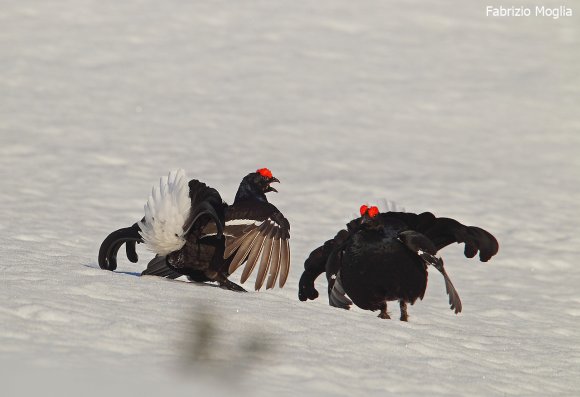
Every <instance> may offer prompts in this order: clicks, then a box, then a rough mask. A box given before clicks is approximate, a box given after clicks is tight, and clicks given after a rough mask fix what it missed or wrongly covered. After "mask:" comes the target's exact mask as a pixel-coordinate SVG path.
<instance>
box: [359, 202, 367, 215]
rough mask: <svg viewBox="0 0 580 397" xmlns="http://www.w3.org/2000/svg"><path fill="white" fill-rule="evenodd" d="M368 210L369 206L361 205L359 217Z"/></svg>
mask: <svg viewBox="0 0 580 397" xmlns="http://www.w3.org/2000/svg"><path fill="white" fill-rule="evenodd" d="M368 209H369V206H368V205H366V204H363V205H361V206H360V216H363V215H364V214H365V213H366V212H367V211H368Z"/></svg>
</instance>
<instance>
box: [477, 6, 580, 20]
mask: <svg viewBox="0 0 580 397" xmlns="http://www.w3.org/2000/svg"><path fill="white" fill-rule="evenodd" d="M485 14H486V16H488V17H531V16H534V17H551V18H554V19H558V18H560V17H571V16H572V15H573V14H574V13H573V12H572V9H571V8H568V7H566V6H560V7H546V6H535V7H503V6H499V7H494V6H487V7H486V8H485Z"/></svg>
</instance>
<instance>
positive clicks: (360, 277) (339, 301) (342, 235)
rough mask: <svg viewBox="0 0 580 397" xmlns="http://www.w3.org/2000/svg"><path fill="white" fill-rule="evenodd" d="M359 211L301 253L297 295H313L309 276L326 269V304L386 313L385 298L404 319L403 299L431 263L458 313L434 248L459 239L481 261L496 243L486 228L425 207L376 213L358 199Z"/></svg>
mask: <svg viewBox="0 0 580 397" xmlns="http://www.w3.org/2000/svg"><path fill="white" fill-rule="evenodd" d="M360 213H361V217H360V218H357V219H354V220H352V221H351V222H349V223H348V224H347V229H346V230H341V231H339V232H338V234H337V235H336V236H335V237H334V238H333V239H332V240H328V241H326V242H325V243H324V245H322V246H321V247H318V248H316V249H315V250H314V251H312V252H311V254H310V256H309V257H308V259H306V262H305V263H304V273H302V277H301V278H300V282H299V289H298V297H299V299H300V300H301V301H306V300H308V299H311V300H312V299H316V298H317V297H318V291H317V290H316V288H315V287H314V281H315V280H316V278H317V277H318V276H319V275H320V274H322V273H323V272H326V277H327V280H328V298H329V303H330V305H331V306H335V307H340V308H343V309H349V308H350V306H351V305H352V304H353V303H354V304H355V305H357V306H358V307H360V308H362V309H365V310H371V311H375V310H380V314H379V317H381V318H390V317H389V314H388V313H387V302H388V301H392V300H398V301H399V306H400V309H401V317H400V319H401V320H402V321H407V319H408V314H407V303H411V304H413V303H415V301H416V300H417V299H418V298H419V299H423V296H424V295H425V290H426V288H427V267H428V265H432V266H434V267H435V268H436V269H437V270H439V272H441V274H442V275H443V278H444V280H445V287H446V290H447V294H448V295H449V304H450V306H451V309H452V310H454V311H455V313H459V312H460V311H461V310H462V304H461V300H460V299H459V294H458V293H457V291H456V290H455V287H454V286H453V283H452V282H451V279H450V278H449V276H448V275H447V272H446V271H445V268H444V266H443V260H442V259H441V258H440V257H437V256H436V254H437V252H438V251H439V250H440V249H442V248H444V247H446V246H447V245H449V244H451V243H453V242H457V243H464V244H465V252H464V253H465V256H466V257H468V258H472V257H474V256H475V255H476V254H477V253H478V252H479V259H480V260H481V261H482V262H486V261H488V260H489V259H490V258H491V257H492V256H494V255H495V254H496V253H497V252H498V249H499V245H498V242H497V240H496V239H495V237H494V236H492V235H491V234H490V233H489V232H487V231H485V230H483V229H481V228H478V227H475V226H465V225H462V224H461V223H459V222H457V221H456V220H454V219H450V218H437V217H435V216H434V215H433V214H431V213H430V212H424V213H422V214H418V215H417V214H412V213H405V212H385V213H379V210H378V208H377V207H368V206H366V205H363V206H362V207H361V209H360Z"/></svg>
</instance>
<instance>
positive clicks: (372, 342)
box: [0, 0, 580, 396]
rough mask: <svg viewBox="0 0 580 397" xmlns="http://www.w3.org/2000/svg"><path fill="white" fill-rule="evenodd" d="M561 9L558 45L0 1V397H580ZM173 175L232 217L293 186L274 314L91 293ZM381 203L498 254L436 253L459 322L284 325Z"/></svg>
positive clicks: (495, 21)
mask: <svg viewBox="0 0 580 397" xmlns="http://www.w3.org/2000/svg"><path fill="white" fill-rule="evenodd" d="M567 3H568V4H567V5H568V6H569V7H572V8H573V12H574V14H575V15H574V16H573V17H568V18H560V19H557V20H554V19H552V18H540V17H528V18H490V17H486V16H485V6H486V5H487V3H485V2H482V1H464V2H458V1H443V0H441V1H430V2H423V1H409V0H397V1H389V2H383V1H364V2H358V1H357V2H353V1H348V0H340V1H332V2H330V1H329V2H303V1H283V2H269V1H250V2H230V1H213V2H195V4H194V2H186V1H178V0H169V1H163V2H156V1H151V0H127V1H72V0H70V1H64V0H62V1H52V0H51V1H48V0H46V1H41V0H35V1H33V0H31V1H19V2H16V1H15V2H2V5H1V6H0V181H1V184H0V186H1V189H0V203H2V204H1V205H0V241H1V244H0V258H2V259H1V260H0V394H1V395H2V396H22V395H42V396H47V395H59V396H62V395H63V394H64V395H87V393H88V394H89V395H101V394H103V393H107V394H118V395H128V394H146V395H150V394H156V395H168V394H169V395H172V394H174V393H175V394H178V393H182V394H183V395H201V394H202V393H209V392H211V393H215V388H217V390H218V391H221V392H222V393H224V394H232V393H234V392H235V393H236V394H244V392H246V393H248V394H251V395H256V394H264V395H270V396H271V395H276V396H278V395H297V394H298V393H300V394H301V395H343V396H347V395H348V396H353V395H355V396H356V395H365V396H368V395H384V394H385V393H391V394H397V395H419V394H425V393H428V394H429V395H441V396H447V395H480V396H488V395H518V394H520V395H545V394H549V395H556V394H558V395H564V394H568V395H574V394H576V395H577V394H578V393H579V392H580V292H579V287H578V286H579V285H580V271H579V270H578V257H579V256H580V237H579V235H580V233H579V232H580V228H579V221H580V219H579V218H580V179H579V177H580V156H578V153H579V152H580V111H579V109H580V107H579V106H580V73H579V70H580V69H579V68H580V51H579V49H580V2H578V1H569V2H567ZM520 4H521V3H520V2H515V5H520ZM529 4H531V3H529ZM503 5H504V6H511V5H514V4H511V3H510V4H503ZM541 5H551V6H559V5H561V3H559V2H557V1H556V2H553V1H548V0H543V1H542V3H541ZM177 167H183V168H185V169H186V170H187V172H188V175H189V176H190V177H192V178H193V177H195V178H200V179H202V180H204V181H205V182H206V183H208V184H210V185H211V186H213V187H215V188H217V189H218V190H219V191H220V192H221V193H222V196H223V197H224V198H225V199H226V200H227V201H229V202H231V201H232V200H233V196H234V193H235V191H236V189H237V185H238V183H239V181H240V179H241V178H242V177H243V176H244V175H245V174H246V173H248V172H250V171H254V170H255V169H257V168H259V167H269V168H270V169H271V170H272V171H273V173H274V175H275V176H277V177H278V178H279V179H280V180H281V181H282V184H281V185H280V189H279V190H280V193H279V194H277V195H271V201H272V202H274V204H276V206H278V208H280V209H281V210H282V211H283V212H284V214H285V215H286V216H287V218H288V219H289V220H290V222H291V225H292V231H291V235H292V240H291V245H292V267H291V273H290V277H289V280H288V283H287V286H286V287H285V288H284V289H283V290H279V289H276V290H274V291H267V292H264V291H262V292H258V293H254V292H250V293H247V294H239V293H232V292H229V291H224V290H221V289H219V288H215V287H212V286H202V285H196V284H189V283H184V282H170V281H167V280H163V279H157V278H151V277H143V278H140V277H137V275H138V273H139V272H140V271H141V270H143V268H144V266H145V263H146V261H147V259H148V258H149V257H150V254H149V253H147V251H145V249H144V248H142V247H140V251H139V252H140V254H141V257H142V260H141V262H140V263H139V264H132V263H130V262H128V261H127V260H126V259H123V260H121V262H120V265H119V268H118V271H116V272H114V273H111V272H107V271H102V270H100V269H99V268H98V265H97V251H98V248H99V245H100V243H101V241H102V240H103V238H104V237H105V236H106V235H107V234H108V233H109V232H111V231H112V230H114V229H116V228H119V227H124V226H128V225H130V224H132V223H133V222H135V221H136V220H138V219H140V218H141V217H142V208H143V204H144V203H145V201H146V198H147V195H148V193H149V190H150V188H151V186H152V185H153V184H154V183H156V181H157V180H158V178H159V177H160V176H161V175H165V174H166V173H167V171H168V170H169V169H171V168H177ZM381 199H388V200H392V201H394V202H396V203H397V204H398V205H400V206H403V207H405V208H406V210H407V211H413V212H421V211H425V210H430V211H432V212H434V213H435V214H437V215H440V216H449V217H453V218H456V219H458V220H460V221H462V222H463V223H465V224H471V225H478V226H480V227H483V228H485V229H487V230H489V231H490V232H492V233H494V234H495V235H496V237H497V238H498V240H499V241H500V252H499V254H498V255H497V256H496V257H495V258H493V259H492V260H491V261H490V262H489V263H485V264H483V263H479V262H478V261H476V260H468V259H466V258H464V257H463V255H462V248H461V247H458V246H450V247H448V248H446V249H445V250H444V251H443V252H442V254H443V256H444V258H445V260H446V264H447V269H448V271H449V273H450V275H451V277H452V279H453V281H454V283H455V286H456V287H457V289H458V291H459V293H460V295H461V297H462V300H463V305H464V312H463V313H462V314H460V315H458V316H456V315H454V314H453V313H452V312H451V311H450V310H449V308H448V305H447V297H446V295H445V290H444V285H443V281H442V279H441V277H440V276H439V275H438V274H437V273H436V272H432V273H431V278H430V281H429V286H428V290H427V294H426V297H425V299H424V300H423V301H422V302H419V303H418V304H416V305H415V306H412V307H410V315H411V317H410V322H409V323H402V322H399V321H395V320H391V321H385V320H380V319H378V318H377V317H376V313H371V312H365V311H362V310H359V309H354V310H352V311H350V312H347V311H341V310H339V309H335V308H331V307H329V306H328V305H327V300H326V299H325V297H324V295H323V294H322V296H321V298H319V299H318V300H317V301H314V302H308V303H302V302H299V301H298V299H297V283H298V279H299V277H300V274H301V271H302V266H303V262H304V259H305V258H306V256H307V255H308V253H309V252H310V250H311V249H313V248H315V247H316V246H317V245H318V244H319V243H321V242H322V241H324V240H325V239H327V238H329V237H332V236H333V235H334V233H335V232H336V231H337V230H338V229H339V228H341V227H342V226H343V225H344V223H345V222H347V221H348V220H349V219H351V217H352V216H353V215H355V214H356V211H357V208H358V206H359V205H360V204H362V203H364V202H369V203H379V201H380V200H381ZM120 256H122V257H124V255H120ZM238 279H239V274H236V275H234V276H233V280H234V281H237V280H238ZM250 285H251V283H250ZM318 287H319V291H320V292H321V293H323V292H324V291H325V288H326V282H325V281H324V280H323V278H321V280H320V282H319V284H318ZM392 306H393V312H394V313H396V314H397V313H398V310H397V308H396V307H395V306H396V305H392ZM204 330H205V331H204ZM207 330H209V331H207ZM203 335H205V336H203ZM204 346H205V347H204ZM211 390H213V391H211Z"/></svg>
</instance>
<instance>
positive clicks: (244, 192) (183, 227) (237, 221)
mask: <svg viewBox="0 0 580 397" xmlns="http://www.w3.org/2000/svg"><path fill="white" fill-rule="evenodd" d="M273 182H279V180H278V179H277V178H275V177H273V176H272V173H271V172H270V170H268V169H267V168H262V169H259V170H258V171H256V172H252V173H250V174H248V175H246V176H245V177H244V179H243V180H242V182H241V183H240V186H239V188H238V192H237V194H236V197H235V200H234V203H233V204H232V205H230V206H228V205H227V204H226V203H224V202H223V201H222V198H221V196H220V195H219V193H218V192H217V190H215V189H213V188H210V187H208V186H206V185H205V184H204V183H202V182H199V181H198V180H191V181H189V183H187V182H186V178H185V174H184V172H183V171H177V172H173V173H170V174H169V176H168V177H167V178H162V180H161V182H160V187H159V189H153V192H152V195H151V196H150V197H149V200H148V202H147V205H146V206H145V217H144V218H143V219H142V220H141V221H140V222H137V223H135V224H134V225H133V226H131V227H129V228H124V229H119V230H117V231H115V232H113V233H111V234H110V235H109V236H108V237H107V238H106V239H105V240H104V241H103V243H102V244H101V248H100V250H99V266H100V267H101V268H103V269H107V270H115V269H116V268H117V252H118V250H119V248H120V247H121V245H123V244H125V245H126V252H127V257H128V258H129V260H130V261H132V262H137V260H138V257H137V253H136V251H135V244H136V243H142V242H144V243H146V244H147V246H148V247H149V249H151V250H152V251H153V252H155V253H156V254H157V256H156V257H155V258H153V259H152V260H151V261H150V262H149V264H148V266H147V269H146V270H145V271H143V273H142V274H143V275H154V276H161V277H167V278H173V279H174V278H177V277H180V276H182V275H185V276H188V277H189V278H190V279H191V280H194V281H198V282H203V281H216V282H218V283H219V284H220V285H221V286H223V287H225V288H228V289H232V290H237V291H243V290H244V289H243V288H242V287H240V286H238V285H237V284H235V283H233V282H231V281H229V280H228V279H227V277H228V276H229V275H230V274H231V273H233V272H234V271H235V270H236V269H237V268H238V267H240V266H241V265H243V264H244V263H246V266H245V268H244V270H243V273H242V277H241V282H242V283H244V282H245V281H246V280H247V279H248V277H249V276H250V274H251V273H252V271H253V270H254V268H255V267H256V266H257V267H258V271H257V276H256V282H255V289H256V290H259V289H260V288H261V287H262V286H263V285H264V282H266V288H273V287H274V285H275V283H276V280H278V282H279V286H280V287H282V286H284V284H285V282H286V280H287V278H288V272H289V270H290V245H289V239H290V224H289V223H288V220H287V219H286V218H285V217H284V216H283V215H282V213H280V211H278V209H277V208H276V207H275V206H274V205H272V204H271V203H269V202H268V200H267V198H266V193H268V192H276V191H277V190H276V189H274V188H273V187H272V186H271V185H270V184H271V183H273ZM266 280H267V281H266Z"/></svg>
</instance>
